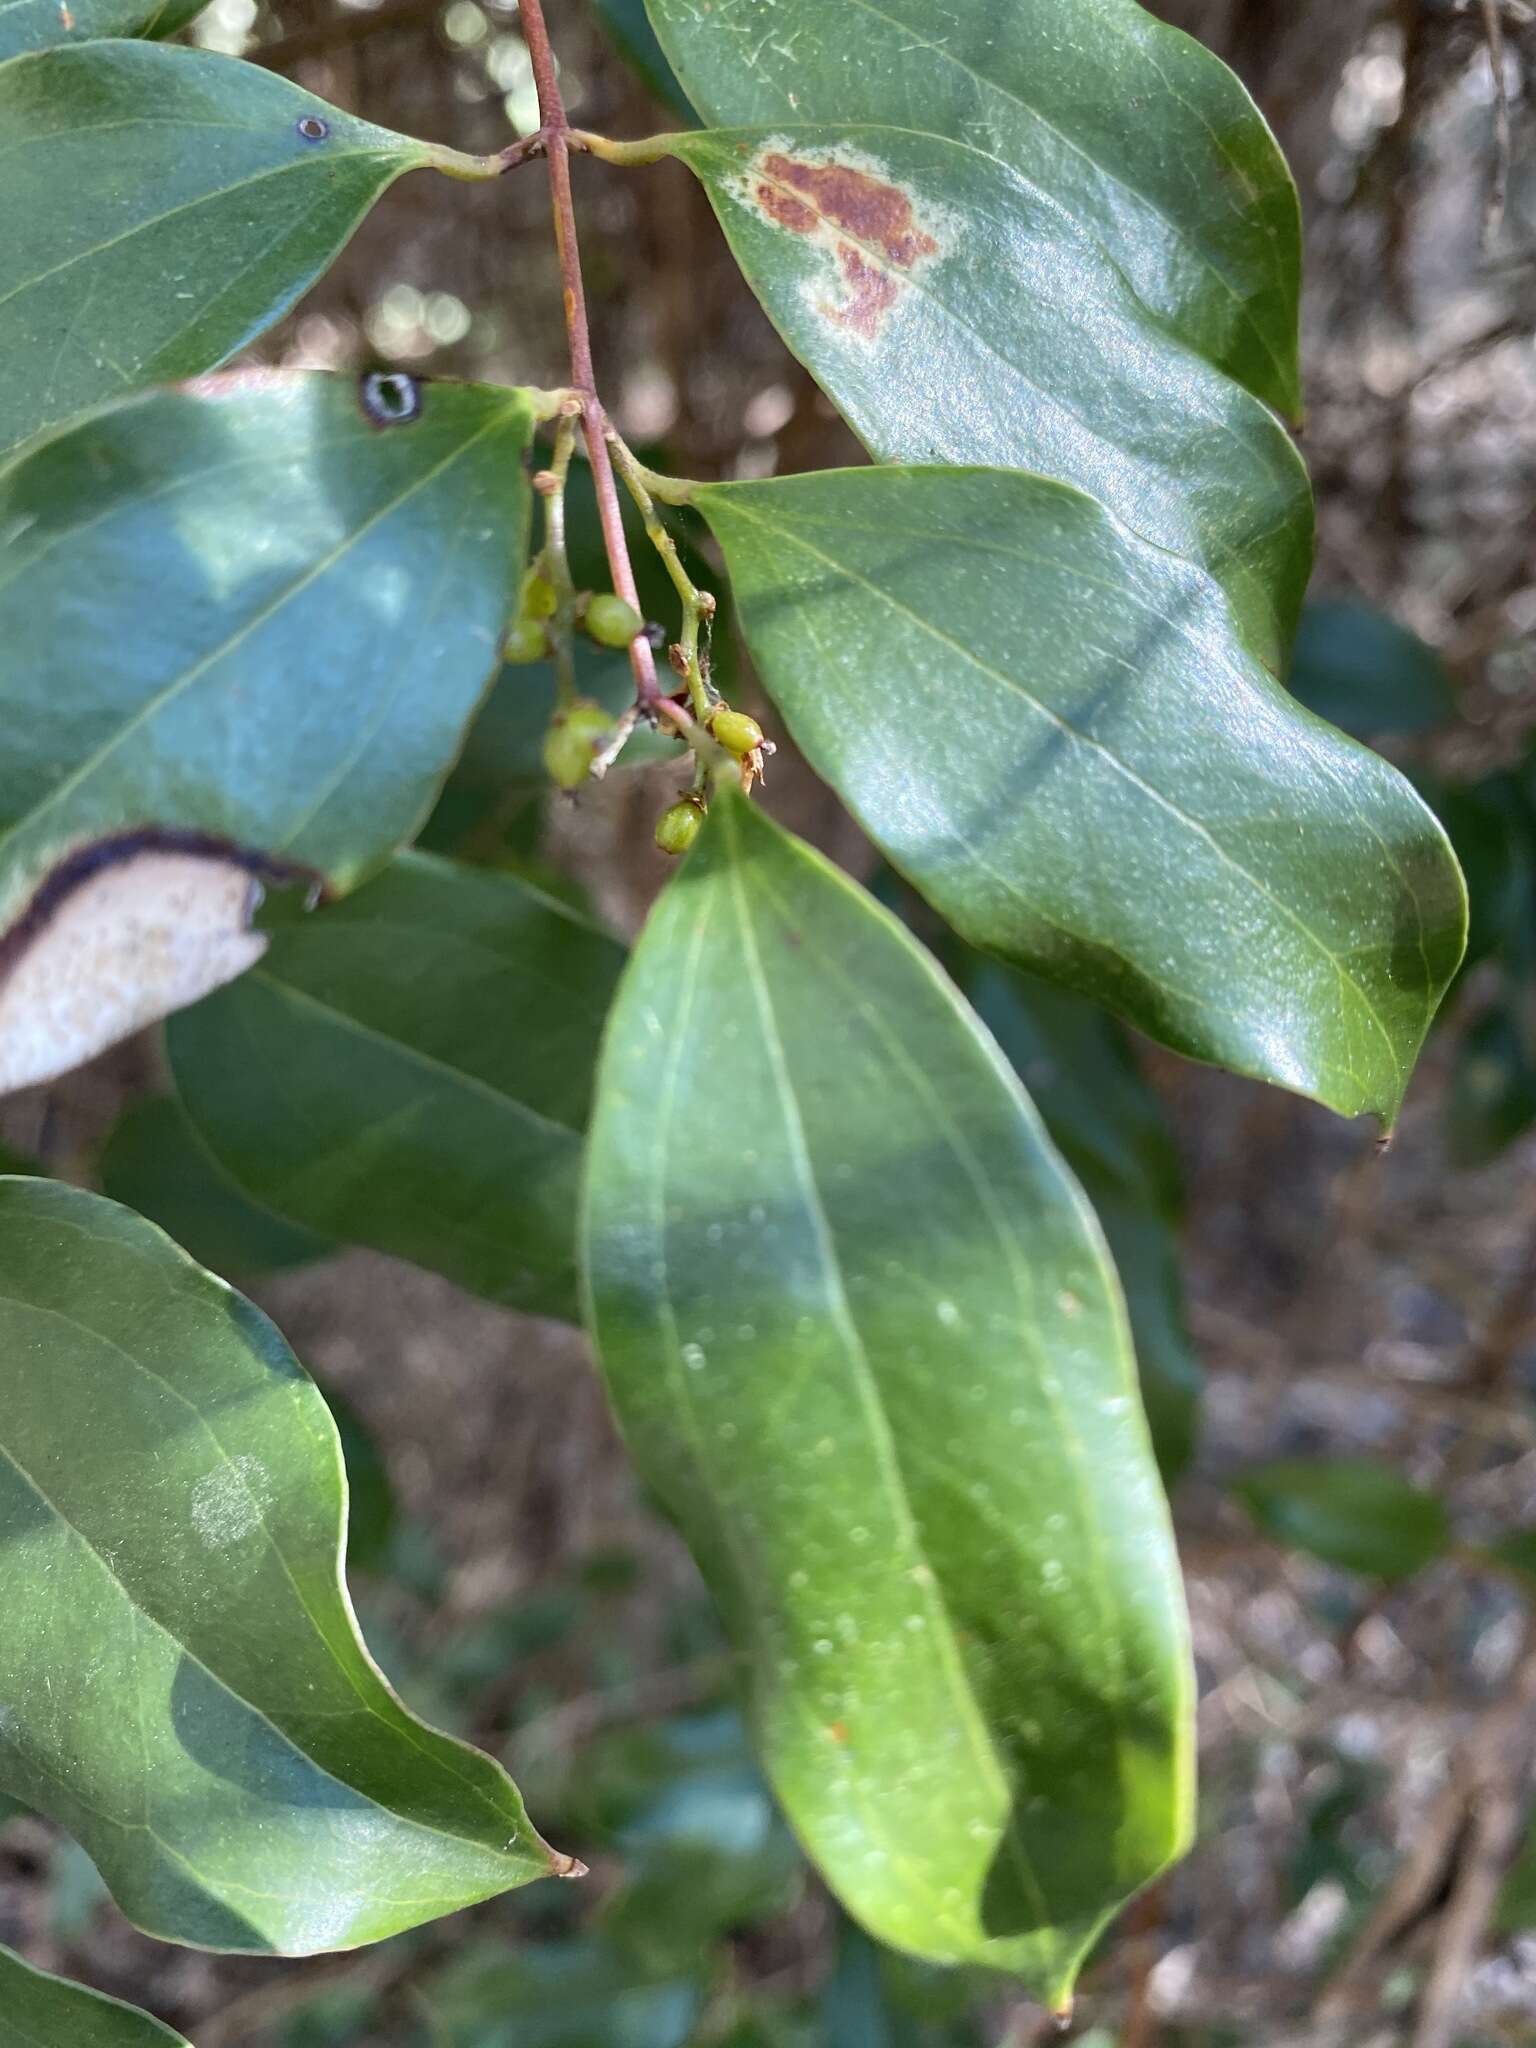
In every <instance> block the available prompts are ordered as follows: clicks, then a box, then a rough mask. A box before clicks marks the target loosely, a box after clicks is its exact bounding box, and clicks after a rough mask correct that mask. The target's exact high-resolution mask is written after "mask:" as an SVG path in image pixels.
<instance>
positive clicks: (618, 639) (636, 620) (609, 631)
mask: <svg viewBox="0 0 1536 2048" xmlns="http://www.w3.org/2000/svg"><path fill="white" fill-rule="evenodd" d="M581 623H582V624H583V625H584V626H585V627H586V629H587V631H588V632H589V633H590V634H591V635H592V638H593V639H594V640H595V641H596V642H597V644H598V645H599V646H600V647H627V646H628V645H629V643H630V641H631V640H633V639H634V637H635V635H636V634H637V633H643V632H644V631H645V621H644V619H642V618H641V616H640V614H639V613H638V612H637V611H636V610H635V608H634V606H633V605H632V604H629V603H627V602H626V601H625V600H624V599H623V598H622V597H620V596H619V595H618V594H617V593H616V592H615V591H612V590H599V591H598V592H596V593H595V595H594V596H592V597H589V598H588V599H587V608H586V611H585V612H584V613H583V614H582V619H581Z"/></svg>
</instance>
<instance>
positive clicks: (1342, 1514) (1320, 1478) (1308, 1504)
mask: <svg viewBox="0 0 1536 2048" xmlns="http://www.w3.org/2000/svg"><path fill="white" fill-rule="evenodd" d="M1232 1490H1233V1492H1234V1493H1235V1494H1236V1495H1237V1497H1238V1498H1239V1500H1241V1501H1242V1503H1243V1505H1244V1506H1245V1507H1246V1508H1247V1510H1248V1512H1249V1513H1250V1514H1251V1515H1252V1516H1253V1519H1254V1520H1255V1521H1256V1522H1257V1523H1258V1525H1259V1527H1260V1528H1261V1529H1263V1530H1264V1531H1265V1532H1266V1534H1268V1535H1270V1536H1273V1537H1275V1538H1277V1540H1278V1541H1280V1542H1281V1543H1286V1544H1289V1545H1291V1546H1292V1547H1293V1548H1294V1549H1297V1550H1305V1551H1308V1552H1309V1553H1310V1554H1311V1555H1312V1556H1313V1557H1319V1558H1321V1559H1322V1560H1323V1562H1324V1563H1325V1564H1334V1565H1339V1566H1341V1567H1342V1568H1343V1569H1344V1570H1345V1571H1351V1572H1363V1573H1365V1574H1366V1575H1367V1576H1369V1577H1371V1578H1377V1579H1405V1578H1408V1577H1409V1576H1411V1574H1412V1573H1414V1572H1416V1571H1421V1570H1422V1569H1423V1568H1424V1566H1425V1565H1427V1564H1433V1563H1434V1561H1435V1560H1436V1558H1438V1557H1441V1556H1443V1555H1444V1553H1445V1551H1446V1549H1447V1547H1448V1546H1449V1544H1450V1541H1451V1525H1450V1518H1449V1516H1448V1515H1447V1513H1446V1509H1445V1504H1444V1502H1443V1501H1441V1500H1439V1499H1437V1498H1436V1496H1435V1495H1434V1494H1432V1493H1425V1492H1423V1491H1422V1490H1421V1489H1420V1488H1418V1487H1416V1486H1410V1485H1409V1483H1408V1481H1407V1480H1406V1479H1404V1478H1403V1477H1402V1476H1401V1474H1399V1473H1398V1472H1396V1471H1394V1469H1393V1468H1392V1467H1391V1466H1390V1465H1381V1464H1376V1463H1374V1462H1372V1461H1371V1460H1369V1459H1366V1458H1284V1459H1280V1460H1278V1461H1277V1462H1276V1463H1274V1464H1272V1465H1257V1466H1253V1467H1251V1468H1250V1469H1249V1470H1248V1471H1246V1472H1243V1473H1241V1474H1240V1475H1239V1476H1238V1477H1237V1478H1236V1479H1235V1480H1234V1481H1233V1483H1232Z"/></svg>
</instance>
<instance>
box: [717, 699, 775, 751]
mask: <svg viewBox="0 0 1536 2048" xmlns="http://www.w3.org/2000/svg"><path fill="white" fill-rule="evenodd" d="M709 729H710V731H711V732H712V733H713V734H714V736H715V738H716V739H717V740H718V741H719V742H720V744H721V746H722V747H724V749H725V751H726V752H727V753H728V754H734V755H735V756H736V758H737V760H738V761H740V760H742V759H744V758H745V756H746V755H748V754H751V753H755V752H756V751H757V749H758V748H759V747H760V746H761V745H762V744H763V728H762V727H761V726H760V725H759V724H758V722H757V720H756V719H755V718H749V717H748V716H747V714H746V712H745V711H732V710H731V709H730V708H729V707H728V706H722V707H721V709H720V710H718V711H717V712H716V713H715V715H714V716H713V718H711V719H710V721H709Z"/></svg>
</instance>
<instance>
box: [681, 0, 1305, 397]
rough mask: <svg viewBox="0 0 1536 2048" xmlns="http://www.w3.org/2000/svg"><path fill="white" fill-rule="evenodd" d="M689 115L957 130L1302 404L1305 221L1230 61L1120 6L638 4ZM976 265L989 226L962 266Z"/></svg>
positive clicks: (1221, 349) (1152, 293) (821, 1)
mask: <svg viewBox="0 0 1536 2048" xmlns="http://www.w3.org/2000/svg"><path fill="white" fill-rule="evenodd" d="M649 5H650V10H651V16H652V19H653V20H654V21H655V23H656V27H657V30H658V32H659V34H660V36H661V40H662V43H663V44H664V46H665V48H666V50H667V53H668V55H669V56H670V57H671V59H672V62H673V64H674V66H675V67H676V69H677V73H678V76H679V77H680V78H681V80H682V82H683V86H684V88H685V89H686V91H687V93H688V96H689V98H690V99H691V100H692V102H693V104H694V105H695V106H696V107H697V108H698V109H699V111H700V112H701V114H702V115H703V116H704V118H705V119H706V120H707V121H709V122H712V123H718V124H720V125H722V126H725V125H730V126H748V125H760V126H770V125H774V124H779V125H782V124H784V123H786V122H803V121H837V122H880V123H884V124H887V125H889V126H891V127H894V128H908V129H923V130H926V131H929V132H931V133H933V134H936V135H941V136H947V137H948V138H950V139H951V140H952V141H956V142H964V143H969V144H970V145H972V146H973V147H974V148H977V149H980V150H984V151H986V152H988V153H989V154H991V155H993V156H995V157H997V158H998V159H999V160H1000V161H1001V162H1002V163H1004V164H1006V165H1008V166H1009V168H1010V169H1011V170H1013V171H1014V172H1015V173H1016V174H1017V175H1018V176H1019V177H1021V178H1024V179H1026V180H1028V181H1030V182H1031V183H1033V184H1035V185H1037V186H1038V187H1039V188H1040V189H1041V190H1042V191H1043V192H1045V193H1048V194H1049V195H1050V197H1051V198H1052V199H1053V200H1054V201H1055V202H1056V203H1057V204H1058V205H1060V206H1061V207H1062V208H1064V209H1065V210H1066V212H1067V213H1069V214H1070V215H1071V216H1072V218H1073V220H1074V221H1075V222H1077V223H1078V225H1079V226H1080V227H1081V228H1082V229H1083V230H1084V231H1085V233H1086V234H1088V235H1090V236H1092V237H1093V238H1094V239H1095V240H1096V241H1097V242H1098V243H1099V244H1100V246H1101V247H1102V248H1103V249H1104V251H1105V252H1106V254H1107V255H1108V256H1109V258H1110V259H1111V260H1112V261H1113V262H1114V263H1115V264H1116V265H1117V266H1118V267H1119V268H1120V269H1121V270H1122V271H1123V272H1124V273H1125V275H1126V277H1127V278H1128V279H1129V281H1130V283H1131V285H1132V286H1133V287H1134V289H1135V290H1136V292H1137V293H1138V294H1139V296H1140V297H1141V298H1142V299H1143V300H1144V301H1145V302H1146V304H1147V305H1148V307H1149V308H1150V309H1151V310H1152V311H1153V312H1154V313H1156V314H1157V315H1159V316H1160V317H1161V318H1162V319H1163V320H1164V321H1165V322H1167V323H1168V324H1169V325H1170V326H1171V327H1172V328H1173V330H1174V331H1175V332H1177V333H1178V334H1179V335H1180V336H1182V338H1183V339H1184V340H1185V341H1186V342H1187V343H1188V344H1189V345H1190V346H1191V347H1193V348H1195V349H1196V350H1198V351H1199V353H1200V354H1202V355H1204V356H1207V357H1208V358H1209V359H1210V360H1211V361H1212V362H1214V363H1216V364H1218V365H1219V366H1220V367H1221V368H1222V369H1224V370H1226V371H1228V372H1229V373H1230V374H1231V375H1232V376H1234V377H1236V378H1237V379H1238V380H1239V381H1240V382H1241V383H1244V384H1246V385H1248V386H1249V388H1250V389H1251V390H1253V391H1254V392H1256V393H1257V395H1258V396H1259V397H1260V398H1263V399H1265V400H1267V401H1268V402H1269V403H1270V404H1271V405H1274V406H1275V407H1277V408H1278V409H1279V410H1280V411H1282V412H1287V413H1295V412H1297V411H1299V409H1300V389H1301V385H1300V372H1299V367H1298V363H1297V307H1298V302H1299V298H1300V284H1301V220H1300V209H1299V207H1298V204H1297V199H1296V190H1295V187H1294V185H1293V184H1292V182H1291V178H1290V174H1289V172H1288V171H1287V170H1286V167H1285V161H1284V158H1283V157H1282V156H1281V154H1280V151H1279V149H1278V147H1277V146H1276V144H1275V141H1274V138H1273V137H1272V136H1271V134H1270V132H1269V130H1268V128H1267V127H1266V126H1265V124H1264V121H1263V118H1262V116H1261V115H1260V114H1259V112H1258V111H1257V109H1256V108H1255V107H1254V105H1253V102H1252V101H1251V100H1250V99H1249V97H1248V95H1247V93H1246V92H1244V90H1243V88H1242V86H1241V85H1240V84H1239V83H1238V81H1237V79H1236V78H1235V77H1234V76H1233V75H1232V73H1231V72H1230V71H1229V70H1227V68H1226V66H1225V65H1223V64H1221V63H1219V62H1218V61H1217V59H1216V58H1215V57H1213V56H1212V55H1211V53H1210V52H1209V51H1208V50H1205V49H1202V48H1201V46H1200V45H1199V44H1198V43H1196V42H1194V41H1192V40H1191V38H1190V37H1188V36H1185V35H1181V34H1179V33H1178V32H1177V31H1175V30H1173V29H1170V28H1166V27H1164V26H1163V24H1162V23H1160V22H1157V21H1155V20H1154V19H1153V18H1152V16H1151V15H1150V14H1148V13H1147V12H1146V11H1145V9H1143V8H1141V7H1138V6H1136V5H1134V4H1133V0H1070V5H1065V6H1064V5H1063V0H1008V4H1007V5H997V4H994V0H849V4H847V5H844V6H839V7H829V6H827V5H826V4H825V0H713V4H712V5H711V6H709V7H700V6H699V5H698V0H649ZM990 260H991V246H990V242H989V241H988V239H987V235H986V232H985V229H984V228H983V229H982V230H981V233H980V245H979V248H978V254H977V265H978V268H980V267H984V265H985V264H986V263H987V262H989V261H990Z"/></svg>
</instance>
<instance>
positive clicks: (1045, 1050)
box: [946, 948, 1203, 1483]
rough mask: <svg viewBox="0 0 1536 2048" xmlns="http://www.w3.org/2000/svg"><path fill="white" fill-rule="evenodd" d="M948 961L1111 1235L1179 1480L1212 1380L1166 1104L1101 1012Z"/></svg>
mask: <svg viewBox="0 0 1536 2048" xmlns="http://www.w3.org/2000/svg"><path fill="white" fill-rule="evenodd" d="M961 950H962V949H958V948H957V949H956V952H957V953H958V952H960V951H961ZM946 964H947V965H949V967H950V968H951V971H952V972H954V973H955V975H956V979H957V980H958V981H959V983H960V985H961V987H962V988H963V989H964V990H965V993H966V995H967V996H968V997H969V998H970V1000H971V1002H972V1003H973V1004H974V1005H975V1007H976V1013H977V1015H978V1016H979V1017H980V1018H981V1021H982V1022H983V1024H985V1025H986V1027H987V1029H988V1030H989V1031H990V1032H991V1033H992V1035H993V1037H994V1038H996V1040H997V1042H998V1044H999V1045H1000V1046H1001V1047H1002V1049H1003V1051H1004V1052H1005V1053H1006V1054H1007V1055H1008V1057H1009V1059H1010V1060H1011V1061H1012V1062H1013V1066H1014V1070H1015V1071H1016V1072H1017V1074H1018V1076H1019V1078H1020V1080H1021V1081H1022V1082H1023V1083H1024V1085H1025V1087H1026V1088H1027V1089H1028V1090H1029V1092H1030V1095H1031V1096H1032V1097H1033V1099H1034V1100H1035V1102H1036V1103H1037V1104H1038V1105H1039V1109H1040V1114H1041V1116H1042V1117H1043V1118H1044V1119H1045V1127H1046V1129H1047V1131H1049V1133H1050V1135H1051V1139H1052V1142H1053V1143H1054V1144H1055V1146H1056V1147H1057V1149H1058V1151H1059V1152H1060V1153H1061V1155H1062V1157H1063V1158H1064V1159H1065V1160H1066V1162H1067V1164H1068V1166H1070V1167H1071V1169H1072V1171H1073V1172H1074V1173H1075V1174H1076V1176H1077V1178H1078V1180H1079V1181H1081V1183H1082V1187H1083V1192H1084V1194H1086V1195H1087V1197H1088V1199H1089V1201H1090V1202H1092V1204H1093V1207H1094V1213H1095V1214H1096V1215H1097V1217H1098V1219H1099V1222H1100V1223H1101V1224H1102V1225H1103V1227H1104V1235H1105V1236H1106V1237H1107V1238H1108V1240H1109V1248H1110V1251H1111V1252H1112V1254H1113V1255H1114V1261H1115V1270H1116V1272H1117V1273H1118V1274H1119V1276H1120V1285H1121V1286H1122V1287H1123V1288H1124V1290H1125V1301H1126V1307H1127V1308H1128V1309H1129V1310H1130V1314H1131V1333H1132V1335H1133V1337H1134V1338H1135V1343H1136V1363H1137V1365H1138V1367H1139V1368H1140V1374H1141V1397H1142V1401H1143V1404H1144V1405H1145V1407H1146V1411H1147V1421H1148V1423H1149V1424H1150V1425H1151V1429H1152V1442H1153V1445H1154V1446H1155V1448H1156V1451H1157V1462H1158V1466H1159V1468H1160V1469H1161V1471H1162V1474H1163V1477H1164V1479H1165V1480H1166V1481H1168V1482H1169V1483H1171V1482H1172V1481H1173V1480H1174V1479H1176V1478H1177V1477H1178V1476H1179V1474H1180V1473H1181V1472H1183V1470H1184V1468H1185V1467H1186V1466H1187V1465H1188V1463H1189V1461H1190V1459H1191V1457H1193V1455H1194V1450H1195V1439H1196V1435H1197V1432H1198V1429H1199V1420H1200V1388H1201V1382H1202V1377H1203V1375H1202V1373H1201V1368H1200V1361H1199V1359H1198V1358H1197V1357H1196V1356H1195V1349H1194V1345H1193V1342H1192V1341H1191V1338H1190V1334H1189V1327H1188V1324H1187V1323H1186V1322H1185V1318H1184V1289H1183V1282H1182V1280H1181V1278H1180V1275H1179V1245H1178V1226H1179V1215H1180V1210H1181V1208H1182V1206H1183V1196H1182V1188H1181V1183H1180V1174H1179V1162H1178V1158H1177V1155H1176V1154H1175V1152H1174V1148H1173V1140H1172V1137H1171V1136H1170V1134H1169V1130H1168V1126H1167V1123H1166V1122H1165V1121H1164V1118H1163V1113H1162V1110H1161V1108H1160V1107H1159V1104H1158V1102H1157V1098H1156V1097H1155V1096H1154V1095H1153V1093H1152V1091H1151V1089H1150V1088H1149V1087H1148V1086H1147V1084H1146V1082H1145V1081H1144V1080H1143V1079H1142V1077H1141V1074H1140V1072H1139V1070H1138V1068H1137V1065H1136V1061H1135V1058H1134V1056H1133V1054H1132V1052H1131V1049H1130V1046H1129V1044H1128V1043H1127V1041H1126V1037H1125V1034H1124V1032H1123V1031H1121V1030H1120V1028H1119V1027H1118V1026H1117V1025H1116V1024H1115V1022H1114V1020H1113V1019H1112V1018H1111V1017H1108V1016H1106V1015H1105V1013H1104V1012H1103V1011H1102V1010H1100V1009H1097V1008H1096V1007H1095V1006H1094V1005H1092V1004H1091V1003H1085V1002H1084V1001H1083V1000H1082V999H1081V998H1080V997H1078V996H1070V995H1067V994H1065V993H1064V992H1063V991H1062V990H1060V989H1053V988H1048V987H1046V986H1045V985H1044V983H1042V982H1037V981H1026V980H1025V979H1024V977H1023V976H1022V975H1018V974H1011V973H1009V971H1008V970H1007V969H1006V968H1004V967H999V966H997V965H996V964H995V963H993V962H989V961H987V960H985V959H984V958H983V957H982V956H981V955H979V954H969V955H967V956H965V957H963V958H959V959H955V958H949V959H947V961H946Z"/></svg>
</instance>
